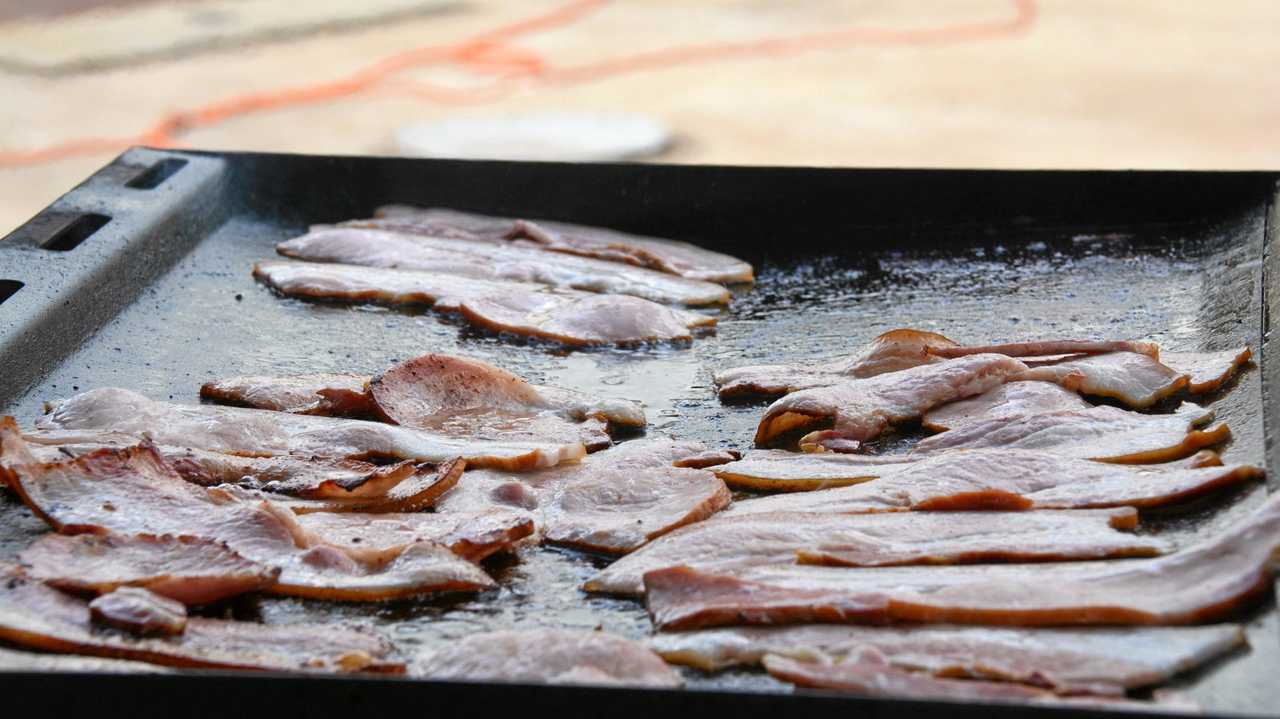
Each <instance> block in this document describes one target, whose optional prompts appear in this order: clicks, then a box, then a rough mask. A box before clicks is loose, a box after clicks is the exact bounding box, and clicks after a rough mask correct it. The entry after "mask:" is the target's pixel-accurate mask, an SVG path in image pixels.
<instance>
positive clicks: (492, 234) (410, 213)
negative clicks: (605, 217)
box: [346, 205, 754, 283]
mask: <svg viewBox="0 0 1280 719" xmlns="http://www.w3.org/2000/svg"><path fill="white" fill-rule="evenodd" d="M376 217H377V218H378V219H375V220H356V221H355V222H352V223H346V224H350V225H353V226H358V227H359V226H363V227H378V228H383V229H392V230H397V231H402V232H418V233H422V234H427V235H431V236H435V237H451V238H455V239H471V240H483V239H488V240H490V241H494V240H497V239H502V240H507V241H511V242H515V243H516V244H522V245H529V244H535V243H536V244H535V246H537V247H541V248H543V249H547V250H551V251H553V252H565V253H568V254H571V255H580V256H582V257H595V258H597V259H601V260H612V261H614V262H626V263H627V264H630V265H636V266H638V267H649V268H652V269H655V270H661V271H662V272H667V273H670V274H673V275H679V276H681V277H688V278H690V279H697V280H706V281H708V282H722V283H734V282H751V281H752V280H753V279H754V273H753V271H752V268H751V265H750V264H748V263H746V262H743V261H742V260H739V259H738V258H736V257H730V256H729V255H725V254H721V253H719V252H712V251H711V250H706V249H703V248H701V247H698V246H697V245H692V244H689V243H687V242H679V241H676V240H667V239H660V238H657V237H644V236H642V235H631V234H626V233H623V232H617V231H616V230H607V229H604V228H601V227H590V226H587V225H572V224H569V223H567V222H552V221H550V220H515V221H512V220H509V219H506V218H501V217H489V216H486V215H477V214H473V213H464V212H458V211H456V210H445V209H438V208H418V207H408V206H405V205H386V206H384V207H380V208H378V210H377V212H376Z"/></svg>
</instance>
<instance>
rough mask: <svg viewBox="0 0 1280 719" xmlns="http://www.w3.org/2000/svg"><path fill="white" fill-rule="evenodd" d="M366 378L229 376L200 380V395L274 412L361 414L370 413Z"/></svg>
mask: <svg viewBox="0 0 1280 719" xmlns="http://www.w3.org/2000/svg"><path fill="white" fill-rule="evenodd" d="M368 380H369V378H368V377H364V376H361V375H355V374H336V373H332V372H322V373H316V374H300V375H292V376H285V377H270V376H246V377H232V378H230V379H225V380H218V381H215V382H206V383H204V384H203V385H201V386H200V396H201V397H204V398H205V399H208V400H213V401H214V402H220V403H222V404H231V405H238V406H242V407H255V408H257V409H272V410H275V411H277V412H298V413H300V414H323V415H329V416H331V417H356V418H365V417H368V416H370V415H371V414H373V408H372V407H371V406H370V405H369V395H368V393H367V392H365V383H366V382H368Z"/></svg>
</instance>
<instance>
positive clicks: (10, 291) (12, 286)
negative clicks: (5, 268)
mask: <svg viewBox="0 0 1280 719" xmlns="http://www.w3.org/2000/svg"><path fill="white" fill-rule="evenodd" d="M24 286H25V285H23V283H21V282H19V281H17V280H0V305H2V304H4V302H5V300H7V299H9V298H10V297H13V296H14V295H16V294H18V290H20V289H22V288H23V287H24Z"/></svg>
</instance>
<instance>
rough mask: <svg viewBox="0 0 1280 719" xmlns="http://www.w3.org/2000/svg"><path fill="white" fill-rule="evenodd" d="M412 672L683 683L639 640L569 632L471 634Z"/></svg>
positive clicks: (486, 677) (455, 676)
mask: <svg viewBox="0 0 1280 719" xmlns="http://www.w3.org/2000/svg"><path fill="white" fill-rule="evenodd" d="M409 673H410V674H412V675H414V676H419V677H429V678H431V679H470V680H474V681H484V680H487V681H504V682H538V683H547V684H632V685H638V686H652V687H678V686H680V685H681V684H683V682H682V681H681V679H680V675H679V674H678V673H676V671H675V670H674V669H672V668H671V667H669V666H667V663H666V662H664V661H662V658H661V657H659V656H658V655H657V654H654V653H653V652H652V651H651V650H650V649H648V648H647V647H645V646H644V645H643V644H640V643H639V642H635V641H632V640H630V639H624V638H622V637H619V636H615V635H613V634H606V633H605V632H590V631H572V630H565V629H529V630H523V631H504V632H483V633H480V634H471V635H468V636H466V637H464V638H463V639H462V640H461V641H458V642H453V643H451V644H449V645H448V646H445V647H443V648H441V649H438V650H436V651H433V652H432V651H428V652H424V654H423V655H421V656H419V657H418V658H417V659H415V660H414V661H413V662H412V663H411V664H410V665H409Z"/></svg>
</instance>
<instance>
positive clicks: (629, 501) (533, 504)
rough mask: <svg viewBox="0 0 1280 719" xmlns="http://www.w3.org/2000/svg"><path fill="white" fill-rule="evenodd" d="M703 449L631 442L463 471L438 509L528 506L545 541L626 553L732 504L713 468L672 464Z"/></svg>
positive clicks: (651, 441)
mask: <svg viewBox="0 0 1280 719" xmlns="http://www.w3.org/2000/svg"><path fill="white" fill-rule="evenodd" d="M705 449H706V448H705V447H703V446H702V445H700V444H697V443H694V442H675V441H673V440H670V439H644V440H633V441H630V442H623V443H621V444H619V445H617V446H615V447H612V448H610V449H607V450H604V451H603V452H596V453H595V454H591V455H588V456H587V457H586V459H584V460H582V462H581V463H579V464H574V465H565V466H562V467H555V468H552V469H549V470H545V471H541V472H532V473H529V474H526V475H521V476H513V475H509V474H502V473H498V472H487V471H478V472H467V473H466V474H465V475H463V477H462V480H461V481H460V482H459V483H458V486H457V487H456V488H454V490H453V491H451V492H450V493H449V494H447V495H445V497H444V499H443V500H442V501H441V502H440V504H439V505H438V507H437V509H438V511H440V512H453V511H480V510H485V509H489V508H493V507H500V508H506V509H518V510H526V511H530V512H533V514H534V516H535V518H536V521H537V523H538V524H539V525H540V527H541V528H542V533H543V537H544V539H545V540H546V541H548V542H551V543H553V544H560V545H565V546H571V547H577V548H581V549H590V550H594V551H599V552H608V553H613V554H618V553H625V552H629V551H631V550H634V549H635V548H637V547H639V546H641V545H643V544H645V543H646V542H648V541H649V540H651V539H653V538H655V537H658V536H660V535H662V534H665V533H667V532H669V531H671V530H673V529H675V528H677V527H681V526H684V525H686V524H689V523H691V522H696V521H699V520H701V519H704V518H706V517H708V516H710V515H712V514H714V513H715V512H717V511H719V510H720V509H721V508H723V507H725V506H726V505H728V504H729V500H730V494H729V489H728V488H727V487H725V486H724V483H723V482H721V481H720V480H719V479H717V478H716V476H715V475H714V474H712V473H711V472H708V471H706V470H699V469H684V468H679V467H675V466H673V465H672V462H674V461H676V460H678V459H680V458H682V457H686V456H692V455H695V454H698V453H701V452H703V451H705Z"/></svg>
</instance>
